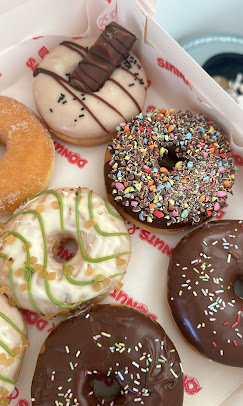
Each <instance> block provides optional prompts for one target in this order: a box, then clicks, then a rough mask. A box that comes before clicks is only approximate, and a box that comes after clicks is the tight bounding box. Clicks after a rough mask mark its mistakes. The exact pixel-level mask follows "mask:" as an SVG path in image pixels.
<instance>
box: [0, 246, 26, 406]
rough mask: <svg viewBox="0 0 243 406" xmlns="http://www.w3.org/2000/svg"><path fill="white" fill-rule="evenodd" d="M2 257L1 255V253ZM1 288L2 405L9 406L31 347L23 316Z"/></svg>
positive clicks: (0, 390) (0, 377) (0, 367)
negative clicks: (10, 397)
mask: <svg viewBox="0 0 243 406" xmlns="http://www.w3.org/2000/svg"><path fill="white" fill-rule="evenodd" d="M0 255H1V253H0ZM7 289H8V288H7V286H2V287H1V288H0V292H1V293H0V307H1V311H0V404H1V405H8V403H9V401H8V399H7V396H9V395H10V394H11V393H12V392H13V390H14V388H15V382H16V380H17V378H18V375H19V372H20V369H21V365H22V362H23V357H24V353H25V349H26V348H27V347H28V346H29V342H28V339H27V328H26V324H25V321H24V318H23V317H22V314H21V313H20V312H19V311H18V309H17V308H16V307H12V306H11V305H10V304H9V303H8V299H7V297H6V296H5V295H4V294H2V293H3V292H4V291H7Z"/></svg>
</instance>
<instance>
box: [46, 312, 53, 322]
mask: <svg viewBox="0 0 243 406" xmlns="http://www.w3.org/2000/svg"><path fill="white" fill-rule="evenodd" d="M53 318H54V314H53V313H46V314H45V319H46V320H52V319H53Z"/></svg>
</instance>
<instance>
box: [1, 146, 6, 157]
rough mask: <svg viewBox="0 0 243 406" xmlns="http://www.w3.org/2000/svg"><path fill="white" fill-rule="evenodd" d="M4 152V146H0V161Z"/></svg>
mask: <svg viewBox="0 0 243 406" xmlns="http://www.w3.org/2000/svg"><path fill="white" fill-rule="evenodd" d="M6 150H7V149H6V146H5V145H4V144H0V159H2V158H3V157H4V155H5V153H6Z"/></svg>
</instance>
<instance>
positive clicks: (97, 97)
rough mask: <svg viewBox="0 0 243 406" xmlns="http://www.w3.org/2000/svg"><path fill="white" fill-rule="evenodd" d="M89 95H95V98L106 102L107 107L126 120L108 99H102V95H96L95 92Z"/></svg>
mask: <svg viewBox="0 0 243 406" xmlns="http://www.w3.org/2000/svg"><path fill="white" fill-rule="evenodd" d="M89 96H92V97H95V99H98V100H100V101H101V102H103V103H104V104H106V106H107V107H109V108H110V109H111V110H113V111H115V112H116V113H117V114H119V116H121V117H122V118H123V120H124V121H127V120H126V118H125V117H124V116H123V114H122V113H121V112H120V111H119V110H117V109H116V108H115V107H114V106H112V105H111V104H110V103H108V101H106V100H104V99H102V97H100V96H98V95H97V94H90V95H89Z"/></svg>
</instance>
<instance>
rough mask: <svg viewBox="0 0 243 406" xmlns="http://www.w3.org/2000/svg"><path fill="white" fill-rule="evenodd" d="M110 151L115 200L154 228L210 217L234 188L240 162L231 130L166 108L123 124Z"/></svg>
mask: <svg viewBox="0 0 243 406" xmlns="http://www.w3.org/2000/svg"><path fill="white" fill-rule="evenodd" d="M117 130H118V132H117V135H116V136H115V137H114V138H113V140H112V141H111V143H110V144H109V145H108V147H107V150H106V155H105V183H106V189H107V196H108V200H109V201H110V202H113V203H115V204H116V207H117V210H118V211H119V212H120V213H121V214H122V215H123V216H124V217H125V218H127V219H128V220H129V221H131V222H133V223H135V224H136V225H138V226H140V227H141V228H143V229H145V230H148V231H151V232H152V231H156V232H168V231H177V230H183V229H186V228H189V227H191V226H192V225H198V224H200V223H201V222H204V221H206V220H207V219H209V218H210V217H212V216H213V215H215V214H217V212H218V211H219V210H220V209H222V208H223V207H224V206H225V205H226V199H227V197H228V196H230V195H231V193H232V186H233V182H234V177H235V175H234V173H235V169H234V163H233V158H232V155H233V153H232V151H231V150H230V146H229V142H228V141H227V138H226V136H225V135H223V134H222V133H221V132H220V129H219V128H218V126H217V125H216V124H214V123H213V122H212V121H210V120H208V119H207V118H206V117H204V116H202V115H200V114H194V113H191V112H189V111H187V112H186V113H182V112H178V113H176V112H175V111H174V110H167V111H165V109H162V110H161V111H158V110H155V111H154V112H153V113H152V112H150V113H148V115H147V116H145V117H144V116H143V115H141V114H140V115H138V116H137V117H135V118H134V120H133V121H132V122H131V123H129V124H126V125H125V126H124V125H123V124H121V125H120V126H118V127H117Z"/></svg>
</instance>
